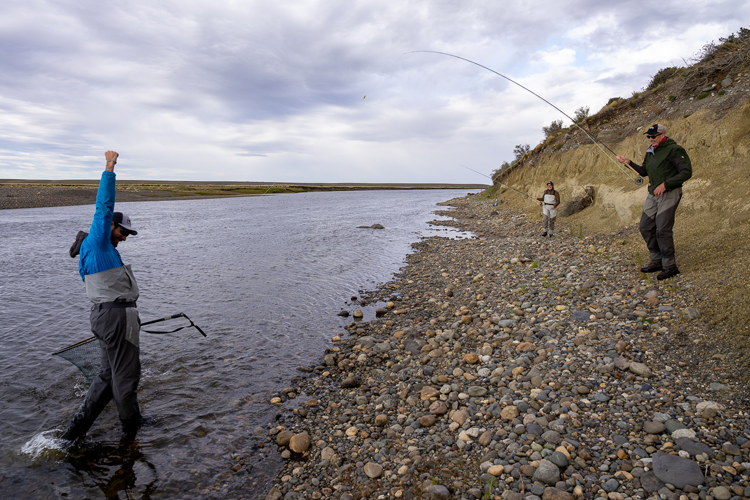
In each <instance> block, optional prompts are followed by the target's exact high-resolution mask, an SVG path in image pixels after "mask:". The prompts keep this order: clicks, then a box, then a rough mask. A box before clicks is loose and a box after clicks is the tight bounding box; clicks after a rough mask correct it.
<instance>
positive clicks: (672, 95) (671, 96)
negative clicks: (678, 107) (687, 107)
mask: <svg viewBox="0 0 750 500" xmlns="http://www.w3.org/2000/svg"><path fill="white" fill-rule="evenodd" d="M667 99H669V100H670V101H674V100H675V99H676V97H675V96H674V94H669V97H667Z"/></svg>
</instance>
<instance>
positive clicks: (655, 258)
mask: <svg viewBox="0 0 750 500" xmlns="http://www.w3.org/2000/svg"><path fill="white" fill-rule="evenodd" d="M666 134H667V129H666V127H665V126H664V125H662V124H660V123H656V124H654V125H652V126H651V128H649V129H648V130H647V131H646V133H645V135H646V137H647V138H648V140H649V141H650V142H651V146H650V147H649V148H648V149H647V150H646V155H645V157H644V158H643V165H638V164H636V163H633V162H632V161H631V160H629V159H627V158H625V157H624V156H620V155H618V156H617V160H618V161H619V162H620V163H622V164H624V165H628V166H629V167H630V169H631V170H633V171H634V172H635V173H637V174H638V175H640V176H642V177H645V176H648V196H647V197H646V202H645V203H644V204H643V213H642V214H641V222H640V224H639V226H638V229H639V230H640V231H641V236H643V239H644V241H645V242H646V246H647V247H648V251H649V255H650V257H651V262H650V263H649V265H647V266H644V267H642V268H641V272H644V273H655V272H657V271H659V274H657V275H656V279H657V280H665V279H667V278H671V277H672V276H676V275H678V274H680V270H679V269H678V268H677V260H676V259H675V251H674V238H673V233H672V228H673V227H674V218H675V214H676V213H677V206H678V205H679V204H680V199H682V185H683V184H684V183H685V181H687V180H688V179H690V177H692V176H693V166H692V164H691V163H690V157H688V154H687V152H686V151H685V149H684V148H683V147H682V146H680V145H679V144H677V143H676V142H675V141H674V140H673V139H670V138H668V137H667V135H666Z"/></svg>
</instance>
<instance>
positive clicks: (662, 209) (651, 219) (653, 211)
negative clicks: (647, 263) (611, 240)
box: [638, 187, 682, 269]
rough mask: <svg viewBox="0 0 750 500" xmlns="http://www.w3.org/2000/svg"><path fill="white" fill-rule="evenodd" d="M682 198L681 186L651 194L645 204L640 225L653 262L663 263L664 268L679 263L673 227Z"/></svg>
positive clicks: (639, 227)
mask: <svg viewBox="0 0 750 500" xmlns="http://www.w3.org/2000/svg"><path fill="white" fill-rule="evenodd" d="M680 199H682V188H681V187H680V188H676V189H672V190H671V191H667V192H665V193H664V194H663V195H661V196H659V197H657V196H654V195H652V194H649V195H648V196H647V197H646V203H644V204H643V213H642V214H641V223H640V224H639V225H638V229H639V230H640V231H641V236H643V240H644V241H645V242H646V246H647V247H648V252H649V255H650V257H651V262H653V263H655V264H661V265H662V267H663V268H664V269H667V268H670V267H674V266H676V265H677V261H676V260H675V256H674V238H673V237H672V228H673V227H674V217H675V213H676V212H677V206H678V205H679V204H680Z"/></svg>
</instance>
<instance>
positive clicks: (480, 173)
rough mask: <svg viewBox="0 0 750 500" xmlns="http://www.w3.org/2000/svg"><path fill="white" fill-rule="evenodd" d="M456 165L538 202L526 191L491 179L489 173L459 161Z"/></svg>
mask: <svg viewBox="0 0 750 500" xmlns="http://www.w3.org/2000/svg"><path fill="white" fill-rule="evenodd" d="M458 165H459V166H461V167H464V168H466V169H469V170H471V171H472V172H476V173H478V174H479V175H483V176H485V177H487V178H488V179H489V180H491V181H492V183H493V184H495V183H498V184H500V185H501V186H505V187H507V188H508V189H512V190H513V191H515V192H516V193H518V194H522V195H524V196H525V197H527V198H531V199H532V200H534V201H535V202H539V200H537V199H536V198H534V197H533V196H529V195H528V194H526V193H524V192H522V191H519V190H518V189H516V188H514V187H511V186H509V185H507V184H503V183H502V182H500V181H496V180H495V179H493V178H492V177H490V176H489V175H487V174H483V173H482V172H480V171H478V170H474V169H473V168H469V167H467V166H466V165H461V164H460V163H459V164H458Z"/></svg>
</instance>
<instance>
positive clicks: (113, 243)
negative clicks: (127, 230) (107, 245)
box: [109, 236, 119, 248]
mask: <svg viewBox="0 0 750 500" xmlns="http://www.w3.org/2000/svg"><path fill="white" fill-rule="evenodd" d="M109 241H111V242H112V246H113V247H115V248H117V244H118V243H119V241H117V239H116V238H115V237H114V236H110V237H109Z"/></svg>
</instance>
